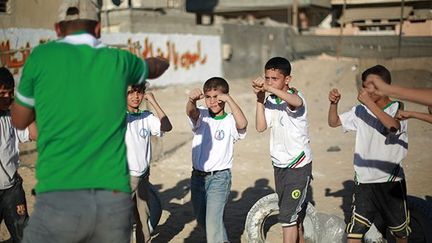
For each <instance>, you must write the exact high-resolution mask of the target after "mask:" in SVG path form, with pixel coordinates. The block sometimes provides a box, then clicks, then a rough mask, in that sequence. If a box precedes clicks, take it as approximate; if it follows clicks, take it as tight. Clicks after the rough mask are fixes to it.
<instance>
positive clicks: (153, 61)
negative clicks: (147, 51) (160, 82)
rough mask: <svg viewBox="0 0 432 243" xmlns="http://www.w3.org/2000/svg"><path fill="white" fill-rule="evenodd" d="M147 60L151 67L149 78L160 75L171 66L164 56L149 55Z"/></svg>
mask: <svg viewBox="0 0 432 243" xmlns="http://www.w3.org/2000/svg"><path fill="white" fill-rule="evenodd" d="M145 61H146V62H147V65H148V67H149V75H148V78H150V79H153V78H158V77H160V76H161V75H162V74H163V73H164V72H165V71H166V70H167V69H168V67H169V65H170V64H169V61H168V60H167V59H165V58H163V57H149V58H146V59H145Z"/></svg>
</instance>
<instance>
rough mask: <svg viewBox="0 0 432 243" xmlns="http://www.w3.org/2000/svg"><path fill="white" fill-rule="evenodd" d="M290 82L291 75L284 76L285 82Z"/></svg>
mask: <svg viewBox="0 0 432 243" xmlns="http://www.w3.org/2000/svg"><path fill="white" fill-rule="evenodd" d="M290 82H291V75H287V76H285V84H289V83H290Z"/></svg>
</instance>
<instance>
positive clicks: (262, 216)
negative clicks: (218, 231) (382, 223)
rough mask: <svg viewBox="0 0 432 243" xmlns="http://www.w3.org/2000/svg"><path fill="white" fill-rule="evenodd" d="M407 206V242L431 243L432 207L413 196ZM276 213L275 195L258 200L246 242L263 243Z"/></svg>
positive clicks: (390, 242) (248, 223) (389, 239)
mask: <svg viewBox="0 0 432 243" xmlns="http://www.w3.org/2000/svg"><path fill="white" fill-rule="evenodd" d="M407 204H408V209H409V210H410V216H411V219H410V222H411V230H412V233H411V237H410V239H409V241H408V242H409V243H432V230H431V229H432V205H431V204H430V203H428V202H427V201H425V200H423V199H421V198H417V197H413V196H408V197H407ZM278 213H279V207H278V196H277V194H276V193H273V194H269V195H267V196H264V197H262V198H261V199H259V200H258V201H257V202H256V203H255V204H254V205H253V206H252V208H251V209H250V210H249V212H248V214H247V217H246V222H245V232H244V235H245V238H246V240H247V242H253V243H265V232H264V226H265V223H266V221H267V219H268V218H269V217H271V216H273V215H276V214H278ZM306 217H307V216H306ZM414 224H415V225H414ZM378 225H379V223H378ZM413 226H414V227H413ZM374 230H375V231H377V234H378V235H377V234H372V236H373V239H372V240H375V239H378V238H375V237H379V235H380V234H379V232H378V230H376V229H374ZM386 236H387V242H388V243H393V242H395V239H394V237H393V236H392V235H391V234H390V233H389V232H387V234H386Z"/></svg>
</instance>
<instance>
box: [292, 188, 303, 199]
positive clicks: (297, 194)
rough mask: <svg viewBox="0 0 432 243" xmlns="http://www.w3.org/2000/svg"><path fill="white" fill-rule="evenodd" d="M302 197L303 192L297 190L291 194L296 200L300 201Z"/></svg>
mask: <svg viewBox="0 0 432 243" xmlns="http://www.w3.org/2000/svg"><path fill="white" fill-rule="evenodd" d="M300 195H301V192H300V190H299V189H296V190H294V191H292V192H291V197H292V198H294V199H298V198H299V197H300Z"/></svg>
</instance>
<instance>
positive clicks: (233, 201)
mask: <svg viewBox="0 0 432 243" xmlns="http://www.w3.org/2000/svg"><path fill="white" fill-rule="evenodd" d="M358 67H359V61H358V60H356V59H339V60H336V59H334V58H329V57H315V58H311V59H306V60H300V61H296V62H294V63H293V73H292V74H293V82H292V86H294V87H296V88H297V89H298V90H300V91H301V92H302V93H303V94H304V95H305V97H306V101H307V105H308V118H309V123H310V127H309V132H310V138H311V144H312V152H313V156H314V159H313V176H314V180H313V182H312V189H313V201H314V202H315V206H316V208H317V209H318V210H319V211H320V212H324V213H328V214H334V215H337V216H339V217H341V218H343V217H344V212H345V214H348V213H349V208H350V207H349V205H350V203H351V200H352V199H351V189H352V186H353V180H352V179H353V165H352V159H353V150H354V133H346V134H344V133H343V132H342V130H341V129H340V128H335V129H332V128H330V127H328V125H327V111H328V99H327V96H328V91H329V90H330V89H331V88H338V89H339V91H340V92H341V94H342V100H341V102H340V106H339V111H340V112H343V111H347V110H348V109H349V108H350V107H351V106H353V105H356V104H358V101H357V99H356V98H357V85H356V82H357V81H356V75H358V73H359V69H358ZM404 73H405V74H406V72H404ZM258 74H260V70H257V75H258ZM412 74H413V75H411V76H410V77H406V75H405V76H404V78H409V79H410V80H409V81H410V84H409V85H414V86H423V85H416V84H418V83H421V84H432V75H431V73H430V72H429V71H428V72H425V71H422V72H416V71H412ZM250 81H251V80H250V79H242V80H229V83H230V86H231V92H230V93H231V95H232V96H233V97H234V99H235V100H236V101H237V102H238V103H239V105H240V107H241V108H242V109H243V112H244V113H245V114H246V117H247V118H248V121H249V125H248V134H247V136H246V139H245V140H242V141H240V142H238V143H237V144H236V146H235V155H234V156H235V158H234V167H233V169H232V173H233V180H232V188H231V195H230V198H229V202H228V205H227V208H226V212H225V223H226V227H227V230H228V235H229V239H230V241H231V242H241V241H243V242H244V238H243V237H244V236H242V234H243V231H244V222H245V219H246V215H247V213H248V211H249V209H250V208H251V207H252V205H253V204H254V203H255V202H256V201H257V200H258V199H259V198H261V197H262V196H264V195H267V194H269V193H272V192H273V191H274V180H273V170H272V166H271V162H270V159H269V133H268V132H265V133H262V134H259V133H257V132H256V131H255V127H254V126H255V124H254V123H255V121H254V116H255V96H254V94H253V92H252V90H251V87H250ZM195 87H198V88H199V87H201V84H199V83H198V84H193V85H178V86H170V87H166V88H161V89H154V90H153V92H154V94H155V96H156V98H157V100H158V101H159V103H160V105H161V106H162V108H163V109H164V110H165V112H166V113H167V114H168V116H169V118H170V120H171V122H172V123H173V126H174V129H173V131H172V132H170V133H168V134H166V135H165V136H164V137H163V138H162V139H160V140H157V141H155V146H154V147H155V154H156V156H155V157H157V158H156V161H154V162H153V163H152V164H151V177H150V180H151V182H152V183H153V184H154V185H155V186H156V187H157V188H158V189H159V192H160V197H161V200H162V204H163V214H162V219H161V221H160V223H159V226H158V227H157V229H156V234H155V236H154V238H153V242H205V238H204V234H203V231H202V230H201V229H199V228H198V227H197V225H196V221H195V220H194V218H193V213H192V205H191V201H190V183H189V177H190V172H191V139H192V134H191V131H190V128H189V125H188V123H187V119H186V115H185V103H186V100H187V93H188V91H189V90H191V89H193V88H195ZM406 109H407V110H416V111H423V112H426V111H427V108H426V107H423V106H420V105H416V104H412V103H406ZM431 138H432V126H431V125H428V124H426V123H424V122H420V121H417V120H410V121H409V153H408V157H407V159H406V161H404V169H405V174H406V180H407V187H408V194H409V195H413V196H416V197H420V198H426V199H428V200H431V197H432V177H431V175H432V153H431V152H430V148H431V144H432V143H431V142H432V139H431ZM334 150H336V151H334ZM36 157H37V152H36V149H35V144H34V143H30V144H23V145H22V146H21V160H22V167H21V168H20V171H19V172H20V174H21V175H22V177H23V178H24V187H25V191H26V193H27V200H28V207H29V211H30V213H31V212H32V209H33V203H34V197H33V196H31V194H30V191H31V188H33V187H34V184H35V179H34V172H35V161H36ZM278 230H279V228H276V230H272V231H276V232H277V231H278ZM276 234H277V233H276ZM1 239H3V240H4V239H7V233H6V230H5V226H4V224H3V225H1V236H0V240H1ZM271 242H279V241H278V240H272V241H271Z"/></svg>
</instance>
